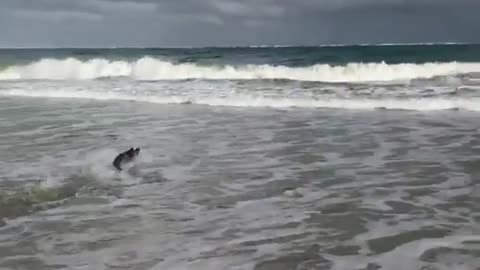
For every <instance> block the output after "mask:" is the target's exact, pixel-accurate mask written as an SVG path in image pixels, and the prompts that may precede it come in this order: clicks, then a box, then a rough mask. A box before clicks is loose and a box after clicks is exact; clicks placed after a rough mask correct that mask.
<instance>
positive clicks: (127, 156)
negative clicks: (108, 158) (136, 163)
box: [112, 148, 140, 171]
mask: <svg viewBox="0 0 480 270" xmlns="http://www.w3.org/2000/svg"><path fill="white" fill-rule="evenodd" d="M139 154H140V148H135V149H133V148H130V149H129V150H127V151H125V152H123V153H120V154H119V155H118V156H117V157H116V158H115V159H114V160H113V163H112V164H113V166H114V167H115V168H116V169H117V170H119V171H121V170H122V165H123V164H125V163H129V162H132V161H133V160H134V159H135V158H136V157H137V156H138V155H139Z"/></svg>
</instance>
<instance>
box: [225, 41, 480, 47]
mask: <svg viewBox="0 0 480 270" xmlns="http://www.w3.org/2000/svg"><path fill="white" fill-rule="evenodd" d="M475 44H476V43H462V42H425V43H421V42H419V43H338V44H337V43H334V44H321V45H288V44H287V45H249V46H232V47H228V48H296V47H299V48H301V47H312V48H329V47H382V46H446V45H451V46H453V45H475ZM218 48H221V47H218Z"/></svg>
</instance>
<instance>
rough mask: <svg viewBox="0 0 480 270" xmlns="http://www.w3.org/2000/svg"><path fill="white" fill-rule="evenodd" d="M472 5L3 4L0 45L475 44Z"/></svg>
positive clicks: (260, 1)
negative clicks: (453, 42) (451, 42)
mask: <svg viewBox="0 0 480 270" xmlns="http://www.w3.org/2000/svg"><path fill="white" fill-rule="evenodd" d="M478 10H480V1H478V0H456V1H450V0H295V1H292V0H35V1H33V0H1V1H0V33H2V35H1V38H0V46H75V47H81V46H209V45H213V46H222V45H226V46H232V45H246V44H326V43H378V42H391V43H396V42H401V43H405V42H444V41H457V42H479V41H480V36H478V34H477V33H478V32H479V30H480V19H479V18H478V16H477V13H478Z"/></svg>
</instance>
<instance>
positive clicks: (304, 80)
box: [0, 44, 480, 270]
mask: <svg viewBox="0 0 480 270" xmlns="http://www.w3.org/2000/svg"><path fill="white" fill-rule="evenodd" d="M479 91H480V46H479V45H466V44H449V45H434V44H429V45H401V46H397V45H389V46H336V47H277V48H272V47H260V48H201V49H148V48H147V49H37V50H32V49H21V50H0V188H1V190H0V218H2V219H3V221H1V222H0V269H35V270H37V269H132V270H133V269H138V270H140V269H142V270H143V269H152V270H153V269H155V270H156V269H162V270H163V269H237V270H239V269H242V270H243V269H255V270H267V269H268V270H274V269H275V270H276V269H332V270H361V269H362V270H371V269H372V270H373V269H386V270H404V269H405V270H407V269H419V270H420V269H421V270H437V269H438V270H443V269H449V270H450V269H461V270H464V269H465V270H478V269H480V268H479V267H480V224H479V222H480V215H479V212H478V210H480V207H479V204H480V187H479V184H480V180H479V177H480V169H479V168H480V122H479V121H478V119H479V117H480V92H479ZM130 147H140V148H141V149H142V150H141V153H140V156H139V158H138V159H137V160H136V161H135V162H134V163H133V164H130V165H129V166H128V167H127V168H125V170H124V171H122V172H117V171H115V170H114V168H113V166H112V161H113V159H114V158H115V156H116V155H117V154H118V153H120V152H121V151H125V150H127V149H129V148H130Z"/></svg>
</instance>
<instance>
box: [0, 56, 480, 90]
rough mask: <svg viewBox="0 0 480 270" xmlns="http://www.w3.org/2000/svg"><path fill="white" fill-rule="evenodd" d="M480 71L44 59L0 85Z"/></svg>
mask: <svg viewBox="0 0 480 270" xmlns="http://www.w3.org/2000/svg"><path fill="white" fill-rule="evenodd" d="M472 72H480V63H476V62H473V63H462V62H446V63H438V62H430V63H423V64H414V63H403V64H387V63H385V62H379V63H348V64H345V65H330V64H315V65H311V66H304V67H290V66H282V65H270V64H263V65H255V64H249V65H201V64H198V63H174V62H170V61H166V60H163V59H159V58H154V57H149V56H145V57H141V58H138V59H133V60H111V59H106V58H93V59H89V60H81V59H77V58H74V57H69V58H66V59H53V58H43V59H40V60H38V61H34V62H31V63H28V64H21V65H16V64H15V65H10V66H7V67H4V68H3V69H2V70H0V80H3V81H5V80H41V79H44V80H94V79H100V78H116V77H126V78H129V79H132V80H188V79H204V80H262V79H263V80H273V79H284V80H294V81H315V82H331V83H359V82H386V81H396V80H412V79H429V78H433V77H438V76H455V75H459V74H467V73H472Z"/></svg>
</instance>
